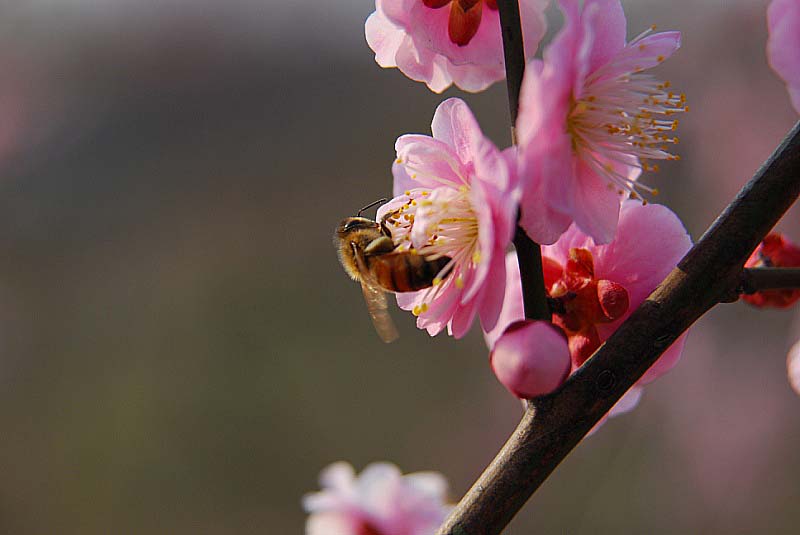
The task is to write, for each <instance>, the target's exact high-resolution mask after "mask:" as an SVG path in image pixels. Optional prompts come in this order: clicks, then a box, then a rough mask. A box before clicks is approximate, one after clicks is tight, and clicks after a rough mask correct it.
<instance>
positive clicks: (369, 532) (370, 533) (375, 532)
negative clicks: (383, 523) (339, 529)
mask: <svg viewBox="0 0 800 535" xmlns="http://www.w3.org/2000/svg"><path fill="white" fill-rule="evenodd" d="M356 529H357V530H358V531H357V532H356V535H382V532H381V531H380V530H379V529H378V528H376V527H375V526H373V525H372V524H370V523H369V522H368V521H366V520H365V521H363V522H361V523H360V524H359V525H358V527H357V528H356Z"/></svg>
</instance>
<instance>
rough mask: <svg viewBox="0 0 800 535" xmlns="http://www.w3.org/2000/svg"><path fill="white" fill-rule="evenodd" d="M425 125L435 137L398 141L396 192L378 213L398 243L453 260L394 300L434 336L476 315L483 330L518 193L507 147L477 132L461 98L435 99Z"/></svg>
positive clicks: (497, 291)
mask: <svg viewBox="0 0 800 535" xmlns="http://www.w3.org/2000/svg"><path fill="white" fill-rule="evenodd" d="M431 129H432V131H433V137H430V136H425V135H417V134H409V135H405V136H401V137H400V138H399V139H398V140H397V143H396V145H395V148H396V149H397V160H396V162H395V164H394V165H393V166H392V172H393V174H394V194H395V196H396V197H395V198H394V199H392V200H391V201H390V202H389V203H387V204H385V205H383V206H382V207H381V208H380V209H379V210H378V218H379V219H381V218H384V217H388V220H387V227H388V228H389V230H390V231H391V234H392V240H393V241H394V243H395V244H396V246H397V247H398V249H399V250H413V251H416V252H417V253H419V254H421V255H424V256H425V257H426V258H429V259H435V258H441V257H448V258H450V259H451V261H450V262H448V263H447V265H445V267H444V268H443V269H442V270H441V272H440V273H439V274H438V275H437V277H436V279H435V280H434V285H433V286H432V287H431V288H428V289H425V290H420V291H418V292H408V293H398V294H397V302H398V304H399V305H400V308H402V309H404V310H411V311H412V312H413V313H414V314H415V315H416V316H418V318H417V326H418V327H419V328H420V329H427V331H428V332H429V333H430V334H431V335H432V336H433V335H436V334H438V333H439V332H440V331H441V330H442V329H443V328H444V327H445V326H447V328H448V332H449V333H450V334H451V335H452V336H455V337H456V338H460V337H462V336H464V334H466V332H467V331H468V330H469V327H470V326H471V325H472V321H473V319H474V318H475V315H476V314H477V315H478V316H479V317H480V320H481V324H482V325H483V327H484V328H485V329H491V328H493V327H494V326H495V323H496V322H497V318H498V315H499V314H500V307H501V305H502V300H503V294H504V291H505V280H506V275H505V250H506V247H507V246H508V245H509V243H510V241H511V238H512V235H513V232H514V224H515V219H514V218H515V215H516V210H517V203H518V201H519V192H518V190H517V180H516V174H515V173H514V172H513V171H514V170H513V166H511V165H510V163H509V162H510V159H511V158H510V156H509V154H508V153H507V154H504V153H502V152H500V150H498V149H497V147H495V146H494V144H493V143H492V142H491V141H489V140H488V139H487V138H486V137H485V136H484V135H483V133H482V132H481V129H480V127H479V126H478V123H477V121H476V120H475V117H474V116H473V115H472V112H471V111H470V110H469V108H468V107H467V105H466V104H465V103H464V102H463V101H461V100H459V99H455V98H453V99H449V100H446V101H444V102H443V103H442V104H440V105H439V107H438V108H437V109H436V112H435V114H434V116H433V123H432V125H431Z"/></svg>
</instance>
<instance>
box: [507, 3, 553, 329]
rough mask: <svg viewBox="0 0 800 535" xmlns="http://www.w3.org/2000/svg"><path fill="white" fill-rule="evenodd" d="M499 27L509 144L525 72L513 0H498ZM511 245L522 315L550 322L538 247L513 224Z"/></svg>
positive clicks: (520, 28) (519, 23)
mask: <svg viewBox="0 0 800 535" xmlns="http://www.w3.org/2000/svg"><path fill="white" fill-rule="evenodd" d="M497 8H498V9H499V11H500V26H501V28H502V33H503V54H504V55H505V61H506V87H507V88H508V110H509V113H510V115H511V144H512V145H516V143H517V134H516V128H515V125H516V123H517V112H518V110H519V92H520V88H521V87H522V77H523V75H524V73H525V46H524V43H523V39H522V25H521V22H520V15H519V3H518V2H517V1H516V0H498V2H497ZM514 248H515V249H516V251H517V261H518V262H519V272H520V280H521V282H522V302H523V303H524V305H525V317H526V318H528V319H534V320H546V321H550V319H551V318H552V314H551V313H550V309H549V308H548V306H547V293H546V292H545V289H544V274H543V273H542V248H541V247H539V244H538V243H536V242H535V241H533V240H532V239H530V238H529V237H528V235H527V234H526V233H525V231H524V230H523V229H522V227H520V226H519V225H517V229H516V232H515V233H514Z"/></svg>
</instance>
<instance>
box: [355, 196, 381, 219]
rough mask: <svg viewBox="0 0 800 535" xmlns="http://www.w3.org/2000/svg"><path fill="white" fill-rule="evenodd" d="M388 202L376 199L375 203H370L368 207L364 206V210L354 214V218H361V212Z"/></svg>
mask: <svg viewBox="0 0 800 535" xmlns="http://www.w3.org/2000/svg"><path fill="white" fill-rule="evenodd" d="M388 201H389V199H378V200H377V201H374V202H371V203H369V204H368V205H366V206H365V207H364V208H362V209H361V210H359V211H358V213H357V214H356V217H361V212H363V211H364V210H369V209H370V208H372V207H373V206H375V205H376V204H381V203H383V202H388Z"/></svg>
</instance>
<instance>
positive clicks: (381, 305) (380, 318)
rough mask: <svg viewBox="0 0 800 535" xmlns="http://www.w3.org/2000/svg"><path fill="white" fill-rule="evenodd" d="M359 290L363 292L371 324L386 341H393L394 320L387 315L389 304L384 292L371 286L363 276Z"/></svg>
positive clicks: (394, 338)
mask: <svg viewBox="0 0 800 535" xmlns="http://www.w3.org/2000/svg"><path fill="white" fill-rule="evenodd" d="M361 290H362V291H363V292H364V301H366V303H367V310H369V315H370V317H371V318H372V324H373V325H374V326H375V330H376V331H378V336H380V337H381V340H383V341H384V342H386V343H387V344H388V343H389V342H394V341H395V340H397V338H398V336H400V335H399V334H398V333H397V328H396V327H395V326H394V321H392V317H391V316H390V315H389V305H388V303H387V302H386V294H385V293H384V292H383V290H381V289H379V288H375V287H374V286H371V285H370V284H369V283H368V282H367V281H365V280H364V279H363V278H362V279H361Z"/></svg>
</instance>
